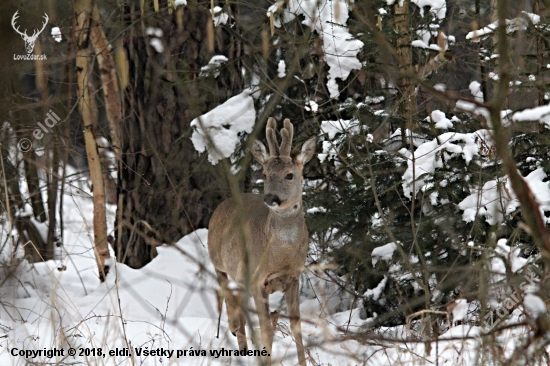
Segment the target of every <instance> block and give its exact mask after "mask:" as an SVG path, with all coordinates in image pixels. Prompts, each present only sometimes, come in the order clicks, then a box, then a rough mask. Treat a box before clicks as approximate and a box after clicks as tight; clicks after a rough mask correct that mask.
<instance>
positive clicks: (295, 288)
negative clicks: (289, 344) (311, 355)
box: [285, 278, 306, 366]
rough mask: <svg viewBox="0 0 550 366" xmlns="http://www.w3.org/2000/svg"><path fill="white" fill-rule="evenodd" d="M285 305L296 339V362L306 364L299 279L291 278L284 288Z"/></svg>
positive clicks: (304, 365) (302, 365) (301, 364)
mask: <svg viewBox="0 0 550 366" xmlns="http://www.w3.org/2000/svg"><path fill="white" fill-rule="evenodd" d="M285 299H286V306H287V308H288V316H289V317H290V329H292V334H293V335H294V339H295V341H296V351H297V352H298V362H299V364H300V366H306V355H305V351H304V343H303V341H302V324H301V322H300V280H299V278H296V279H293V280H292V281H291V282H290V283H289V284H288V285H287V286H286V289H285Z"/></svg>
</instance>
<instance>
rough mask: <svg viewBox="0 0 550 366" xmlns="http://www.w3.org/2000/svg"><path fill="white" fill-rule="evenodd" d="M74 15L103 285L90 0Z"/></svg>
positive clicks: (103, 224)
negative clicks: (92, 91)
mask: <svg viewBox="0 0 550 366" xmlns="http://www.w3.org/2000/svg"><path fill="white" fill-rule="evenodd" d="M74 9H75V13H76V33H77V36H78V41H77V45H78V51H77V55H76V75H77V87H78V97H79V103H78V109H79V111H80V115H81V117H82V122H83V127H84V141H85V143H86V156H87V158H88V165H89V167H90V177H91V180H92V186H93V203H94V220H93V221H94V250H95V257H96V262H97V267H98V272H99V279H100V280H101V281H102V282H103V281H104V280H105V276H106V275H107V273H108V272H109V267H108V266H105V260H106V259H108V258H109V257H110V255H109V246H108V243H107V220H106V215H105V185H104V183H103V174H102V171H101V162H100V159H99V153H98V149H97V143H96V139H95V135H94V123H93V112H94V111H93V106H94V103H93V94H92V93H91V92H90V78H91V76H92V72H91V71H92V70H91V66H90V56H91V52H90V47H89V32H90V25H91V13H92V2H91V0H77V1H76V2H75V5H74Z"/></svg>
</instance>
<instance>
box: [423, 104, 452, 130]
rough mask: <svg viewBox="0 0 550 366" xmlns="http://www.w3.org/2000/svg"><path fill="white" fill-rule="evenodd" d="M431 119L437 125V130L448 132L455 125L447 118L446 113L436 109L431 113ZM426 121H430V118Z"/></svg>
mask: <svg viewBox="0 0 550 366" xmlns="http://www.w3.org/2000/svg"><path fill="white" fill-rule="evenodd" d="M431 119H432V120H433V122H434V123H435V128H437V129H440V130H448V129H449V128H452V127H453V123H452V122H451V120H450V119H448V118H447V116H445V113H444V112H442V111H440V110H438V109H436V110H434V111H432V113H431ZM426 121H428V122H429V121H430V117H429V116H428V117H426Z"/></svg>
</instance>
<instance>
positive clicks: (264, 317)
mask: <svg viewBox="0 0 550 366" xmlns="http://www.w3.org/2000/svg"><path fill="white" fill-rule="evenodd" d="M254 302H255V304H256V311H257V312H258V318H259V319H260V333H261V336H262V343H263V346H264V347H265V349H266V351H267V354H268V355H269V356H267V358H266V364H267V365H271V346H272V344H273V330H274V327H273V325H272V318H271V314H270V313H269V295H268V294H267V292H266V291H265V289H264V288H260V289H258V290H257V291H255V292H254Z"/></svg>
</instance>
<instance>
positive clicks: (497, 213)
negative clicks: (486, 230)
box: [458, 168, 550, 225]
mask: <svg viewBox="0 0 550 366" xmlns="http://www.w3.org/2000/svg"><path fill="white" fill-rule="evenodd" d="M545 178H546V173H544V170H543V169H542V168H539V169H537V170H534V171H533V172H531V173H530V174H529V175H527V176H526V177H525V181H526V182H527V184H528V185H529V187H530V188H531V191H532V192H533V195H534V196H535V199H536V200H537V202H538V203H539V205H540V211H541V214H542V217H545V216H544V211H550V187H549V185H548V183H547V182H543V179H545ZM472 191H473V193H472V194H470V195H469V196H468V197H466V198H465V199H464V200H462V202H460V203H459V204H458V207H459V208H460V209H461V210H462V211H464V213H463V215H462V218H463V220H464V221H466V222H472V221H474V220H475V218H476V216H478V215H479V216H485V221H487V223H489V224H490V225H494V224H497V223H501V222H502V221H503V220H504V215H507V214H510V213H512V212H514V211H515V210H516V209H518V208H519V201H518V199H517V197H516V195H515V193H514V191H513V190H512V187H511V186H510V182H509V180H508V179H507V177H504V178H501V179H500V180H498V181H497V180H490V181H488V182H486V183H484V184H483V187H482V188H481V189H479V188H474V189H472ZM546 222H547V223H550V219H549V218H546Z"/></svg>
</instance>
